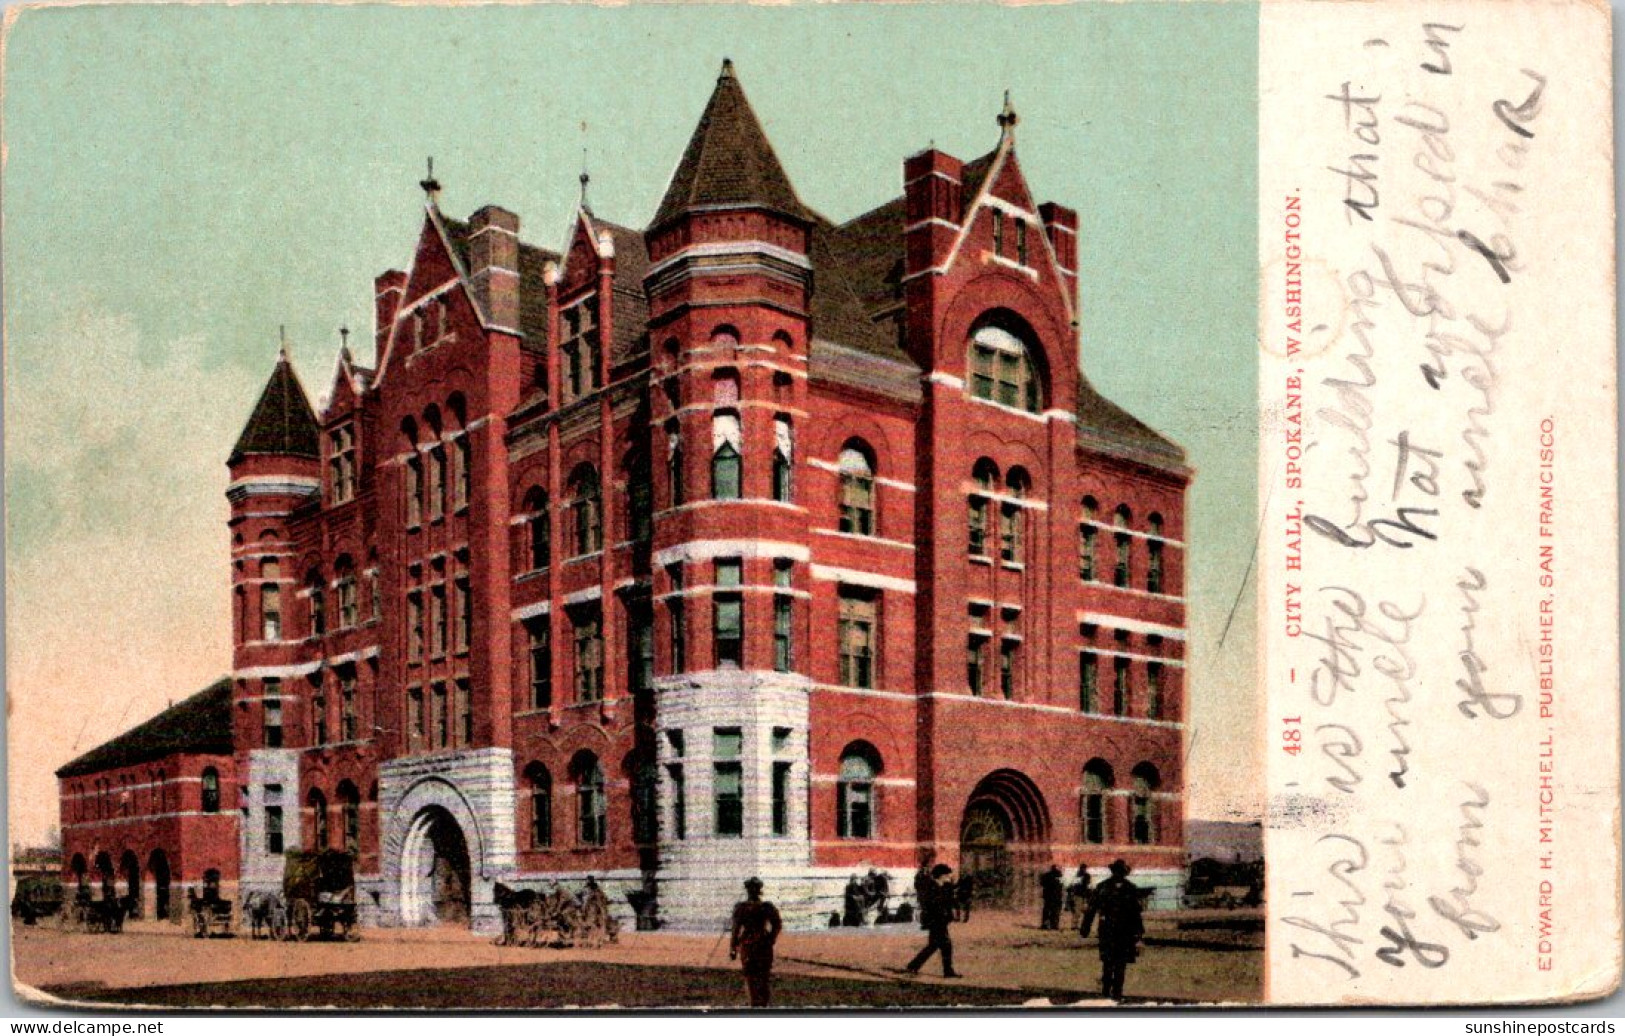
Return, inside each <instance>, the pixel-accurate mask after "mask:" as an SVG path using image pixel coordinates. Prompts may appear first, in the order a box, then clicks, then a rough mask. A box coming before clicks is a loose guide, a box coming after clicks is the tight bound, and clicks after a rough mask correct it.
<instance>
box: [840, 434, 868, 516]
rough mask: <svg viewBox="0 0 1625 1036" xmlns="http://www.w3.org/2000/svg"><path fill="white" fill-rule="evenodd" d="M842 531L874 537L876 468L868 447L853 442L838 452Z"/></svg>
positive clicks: (859, 442) (856, 441) (855, 440)
mask: <svg viewBox="0 0 1625 1036" xmlns="http://www.w3.org/2000/svg"><path fill="white" fill-rule="evenodd" d="M837 466H838V467H839V468H840V472H841V531H842V532H849V533H854V534H856V535H858V536H873V535H874V534H875V466H874V461H873V460H872V459H871V455H870V453H869V450H868V447H867V446H865V445H864V444H863V443H862V442H861V441H859V440H857V439H854V440H851V441H850V442H848V443H847V444H846V446H845V448H843V449H842V450H841V456H840V460H839V462H838V464H837Z"/></svg>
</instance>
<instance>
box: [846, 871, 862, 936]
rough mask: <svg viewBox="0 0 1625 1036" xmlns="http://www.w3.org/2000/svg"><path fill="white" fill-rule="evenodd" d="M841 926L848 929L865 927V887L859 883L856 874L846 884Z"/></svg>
mask: <svg viewBox="0 0 1625 1036" xmlns="http://www.w3.org/2000/svg"><path fill="white" fill-rule="evenodd" d="M841 908H842V909H841V924H842V925H844V926H846V927H847V928H859V927H862V925H863V885H862V883H860V882H859V881H858V876H857V875H856V874H854V875H852V879H851V880H850V881H848V882H847V883H846V892H845V893H843V895H842V899H841Z"/></svg>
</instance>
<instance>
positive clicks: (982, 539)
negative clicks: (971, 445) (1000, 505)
mask: <svg viewBox="0 0 1625 1036" xmlns="http://www.w3.org/2000/svg"><path fill="white" fill-rule="evenodd" d="M971 479H972V480H973V481H974V482H975V483H976V488H977V490H979V492H978V493H973V494H971V498H970V519H969V541H970V553H971V555H972V556H973V557H979V558H985V557H987V509H988V499H987V497H986V496H983V495H981V494H983V493H991V492H993V490H994V488H995V487H997V486H998V484H999V468H998V465H996V464H994V463H993V462H992V461H991V460H988V459H987V458H986V457H983V458H982V459H981V460H978V461H977V462H976V467H975V468H973V469H971Z"/></svg>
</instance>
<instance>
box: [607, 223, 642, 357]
mask: <svg viewBox="0 0 1625 1036" xmlns="http://www.w3.org/2000/svg"><path fill="white" fill-rule="evenodd" d="M593 225H594V226H597V227H599V228H601V229H604V230H608V231H609V233H610V238H611V239H612V240H613V241H614V242H615V292H614V297H613V308H612V310H611V312H612V314H613V316H614V320H615V340H614V341H613V342H611V343H610V345H609V361H610V362H611V363H620V362H622V361H623V360H627V359H630V358H631V357H633V356H636V355H637V354H638V353H640V352H647V351H648V349H649V343H648V324H649V297H648V296H647V295H645V294H644V293H643V277H644V274H646V273H648V272H649V246H648V244H647V243H646V242H645V241H644V239H643V231H641V230H633V229H632V228H631V227H623V226H621V225H620V224H619V223H611V222H609V221H608V220H602V219H598V218H597V217H594V218H593Z"/></svg>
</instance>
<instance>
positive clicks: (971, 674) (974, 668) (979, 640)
mask: <svg viewBox="0 0 1625 1036" xmlns="http://www.w3.org/2000/svg"><path fill="white" fill-rule="evenodd" d="M986 654H987V638H986V637H984V636H981V635H979V634H976V633H972V634H971V635H970V640H969V641H968V642H967V643H966V645H965V685H966V686H967V687H969V688H970V692H971V694H973V695H975V696H976V697H978V698H980V697H981V696H982V687H983V680H984V676H983V673H982V666H983V665H984V662H983V658H984V656H985V655H986Z"/></svg>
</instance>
